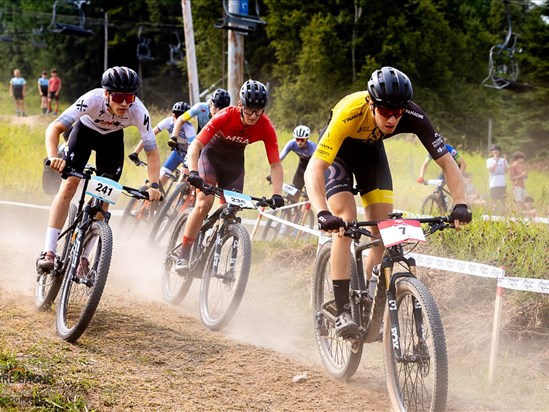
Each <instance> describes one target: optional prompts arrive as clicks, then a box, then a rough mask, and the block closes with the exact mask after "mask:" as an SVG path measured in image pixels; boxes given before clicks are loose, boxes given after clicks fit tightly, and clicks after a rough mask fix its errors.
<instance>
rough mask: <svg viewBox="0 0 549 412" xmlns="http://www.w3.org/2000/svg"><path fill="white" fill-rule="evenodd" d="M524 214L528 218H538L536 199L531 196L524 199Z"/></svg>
mask: <svg viewBox="0 0 549 412" xmlns="http://www.w3.org/2000/svg"><path fill="white" fill-rule="evenodd" d="M522 214H523V215H524V216H526V217H537V215H538V211H537V210H536V206H535V205H534V198H533V197H531V196H526V197H524V202H523V207H522Z"/></svg>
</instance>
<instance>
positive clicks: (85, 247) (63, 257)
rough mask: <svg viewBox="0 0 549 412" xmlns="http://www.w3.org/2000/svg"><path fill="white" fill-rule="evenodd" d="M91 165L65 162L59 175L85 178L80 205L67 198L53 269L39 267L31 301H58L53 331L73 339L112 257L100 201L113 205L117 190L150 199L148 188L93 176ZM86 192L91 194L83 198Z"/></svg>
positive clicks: (88, 315) (96, 300)
mask: <svg viewBox="0 0 549 412" xmlns="http://www.w3.org/2000/svg"><path fill="white" fill-rule="evenodd" d="M94 173H95V168H94V167H92V166H89V165H88V166H86V168H85V169H84V171H83V172H79V171H77V170H75V169H73V168H70V167H69V166H65V169H64V170H63V177H65V178H66V177H70V176H76V177H78V178H80V179H82V181H83V185H82V190H81V195H80V200H79V201H78V206H76V205H75V204H74V203H71V205H70V208H69V217H68V225H67V227H66V228H65V230H63V231H62V232H61V233H60V235H59V240H58V243H59V244H60V245H61V246H60V248H58V250H57V255H56V258H55V262H54V268H53V270H52V271H51V272H42V271H40V270H39V269H37V272H38V274H37V278H36V289H35V304H36V306H37V307H38V308H39V309H47V308H49V307H51V305H52V303H53V302H54V300H55V298H56V297H57V294H58V293H59V289H61V295H60V297H59V301H58V303H57V310H56V328H57V333H58V334H59V336H61V337H62V338H63V339H64V340H66V341H67V342H75V341H76V340H77V339H78V338H79V337H80V336H81V335H82V333H84V331H85V330H86V328H87V326H88V324H89V323H90V321H91V319H92V317H93V315H94V314H95V311H96V309H97V306H98V304H99V300H100V299H101V295H102V294H103V289H104V288H105V283H106V281H107V275H108V273H109V267H110V263H111V257H112V232H111V228H110V226H109V220H110V217H111V214H110V213H109V212H107V211H106V210H104V209H103V202H107V203H110V204H115V203H116V201H117V199H118V197H119V196H120V194H122V193H123V194H126V195H128V196H131V197H134V198H137V199H148V193H147V192H143V191H141V190H139V189H134V188H131V187H128V186H123V185H121V184H119V183H117V182H115V181H114V180H111V179H109V178H107V177H101V176H94ZM86 195H90V196H91V198H90V199H89V200H87V201H86Z"/></svg>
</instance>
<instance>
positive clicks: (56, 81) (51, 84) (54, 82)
mask: <svg viewBox="0 0 549 412" xmlns="http://www.w3.org/2000/svg"><path fill="white" fill-rule="evenodd" d="M60 86H61V78H59V77H53V76H52V77H50V79H49V80H48V90H49V91H50V92H56V91H58V90H59V87H60Z"/></svg>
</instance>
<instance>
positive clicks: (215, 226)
mask: <svg viewBox="0 0 549 412" xmlns="http://www.w3.org/2000/svg"><path fill="white" fill-rule="evenodd" d="M200 190H202V191H203V192H204V193H205V194H208V195H209V194H213V195H215V196H216V197H218V198H222V199H224V200H225V202H226V203H223V204H221V205H220V206H219V207H218V208H217V209H216V210H215V211H214V212H213V213H211V214H210V215H209V216H208V217H207V218H206V219H205V220H204V223H203V224H202V227H201V229H200V231H199V233H198V236H197V237H196V240H195V241H194V243H193V247H192V249H191V254H190V259H189V263H190V267H191V269H190V270H189V271H188V272H186V273H178V272H176V271H175V270H174V265H175V262H176V260H177V259H178V258H179V253H180V250H181V240H182V238H183V232H184V230H185V225H186V223H187V219H188V217H189V214H190V210H189V209H186V210H185V211H183V213H181V214H180V215H179V217H178V219H177V222H176V223H175V226H174V228H173V231H172V234H171V236H170V241H169V243H168V247H167V250H166V255H165V258H164V265H163V274H162V294H163V296H164V299H165V300H166V301H168V302H170V303H172V304H177V303H179V302H181V301H182V300H183V298H184V297H185V296H186V295H187V292H188V291H189V288H190V287H191V284H192V281H193V279H194V278H197V279H201V284H200V297H199V307H200V319H201V320H202V323H203V324H204V325H205V326H206V327H207V328H208V329H211V330H220V329H222V328H223V327H224V326H225V325H227V324H228V323H229V322H230V321H231V319H232V318H233V316H234V315H235V313H236V310H237V309H238V306H239V305H240V302H241V300H242V296H243V295H244V291H245V289H246V285H247V283H248V276H249V273H250V264H251V259H252V245H251V241H250V235H249V234H248V231H247V230H246V228H245V227H244V226H243V225H242V224H241V219H240V217H238V216H237V213H238V212H240V211H241V210H243V209H257V208H258V207H261V206H263V207H267V206H268V207H272V208H274V205H273V204H272V202H271V201H270V200H267V199H266V198H265V197H261V198H258V197H253V196H248V195H245V194H242V193H237V192H233V191H229V190H224V189H220V188H218V187H216V186H212V185H209V184H204V187H203V188H200Z"/></svg>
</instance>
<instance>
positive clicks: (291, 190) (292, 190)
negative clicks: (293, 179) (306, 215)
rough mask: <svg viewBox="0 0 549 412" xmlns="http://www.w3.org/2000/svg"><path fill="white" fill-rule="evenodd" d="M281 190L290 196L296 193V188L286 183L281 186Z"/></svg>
mask: <svg viewBox="0 0 549 412" xmlns="http://www.w3.org/2000/svg"><path fill="white" fill-rule="evenodd" d="M282 190H284V191H285V192H286V193H288V194H289V195H290V196H294V195H295V194H296V193H297V187H295V186H292V185H289V184H288V183H283V184H282Z"/></svg>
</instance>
